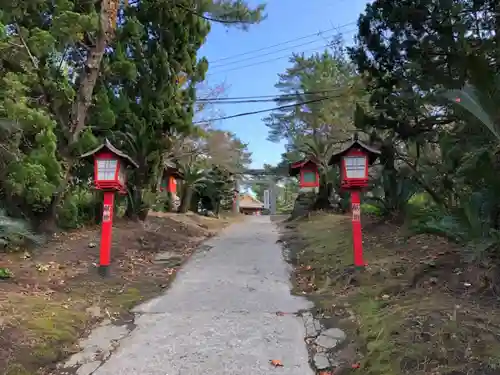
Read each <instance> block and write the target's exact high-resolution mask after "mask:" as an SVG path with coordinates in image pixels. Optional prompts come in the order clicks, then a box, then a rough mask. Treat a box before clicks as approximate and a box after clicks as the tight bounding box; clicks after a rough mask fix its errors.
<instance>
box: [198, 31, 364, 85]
mask: <svg viewBox="0 0 500 375" xmlns="http://www.w3.org/2000/svg"><path fill="white" fill-rule="evenodd" d="M352 31H355V29H353V30H350V31H349V32H352ZM328 46H329V44H325V45H322V46H320V47H315V48H309V49H306V50H304V51H300V52H301V53H302V52H312V51H318V50H320V49H323V48H327V47H328ZM290 57H291V56H290V54H287V55H284V56H278V57H275V58H273V59H267V60H264V61H258V62H256V63H253V64H247V65H242V66H236V67H234V68H231V69H226V70H221V71H216V72H210V73H208V74H207V77H208V76H212V75H215V74H221V73H227V72H232V71H234V70H240V69H245V68H250V67H253V66H257V65H262V64H267V63H270V62H273V61H278V60H282V59H287V58H290Z"/></svg>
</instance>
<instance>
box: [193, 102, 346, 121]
mask: <svg viewBox="0 0 500 375" xmlns="http://www.w3.org/2000/svg"><path fill="white" fill-rule="evenodd" d="M337 96H340V95H337ZM327 99H333V97H331V96H330V97H326V98H319V99H312V100H305V101H303V102H300V103H294V104H287V105H282V106H279V107H274V108H268V109H261V110H259V111H251V112H242V113H237V114H235V115H230V116H223V117H216V118H211V119H208V120H202V121H196V122H193V125H199V124H205V123H207V122H213V121H220V120H229V119H232V118H236V117H243V116H251V115H256V114H259V113H266V112H272V111H276V110H280V109H286V108H293V107H297V106H301V105H304V104H311V103H317V102H321V101H323V100H327Z"/></svg>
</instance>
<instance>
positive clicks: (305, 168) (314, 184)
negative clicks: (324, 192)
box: [288, 159, 319, 191]
mask: <svg viewBox="0 0 500 375" xmlns="http://www.w3.org/2000/svg"><path fill="white" fill-rule="evenodd" d="M288 174H289V175H290V176H292V177H295V176H298V177H299V189H300V190H301V191H311V190H313V191H314V190H316V189H317V188H318V187H319V172H318V165H317V164H316V163H315V162H314V161H312V160H310V159H304V160H300V161H297V162H295V163H292V164H290V166H289V170H288Z"/></svg>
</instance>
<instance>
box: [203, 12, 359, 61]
mask: <svg viewBox="0 0 500 375" xmlns="http://www.w3.org/2000/svg"><path fill="white" fill-rule="evenodd" d="M355 24H356V21H353V22H349V23H346V24H343V25H340V26H337V27H332V28H330V29H327V30H323V31H318V32H316V33H312V34H308V35H304V36H301V37H298V38H294V39H289V40H286V41H284V42H281V43H276V44H272V45H270V46H267V47H262V48H258V49H254V50H250V51H248V52H243V53H239V54H235V55H231V56H227V57H223V58H221V59H217V60H213V61H210V64H214V63H218V62H220V61H226V60H232V59H234V58H239V57H242V56H246V55H251V54H253V53H257V52H262V51H266V50H268V49H272V48H275V47H281V46H284V45H286V44H290V43H293V42H298V41H299V40H304V39H309V38H312V37H322V35H323V34H324V33H328V32H330V31H337V32H338V31H339V30H341V29H343V28H345V27H348V26H352V25H355Z"/></svg>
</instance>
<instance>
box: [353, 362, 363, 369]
mask: <svg viewBox="0 0 500 375" xmlns="http://www.w3.org/2000/svg"><path fill="white" fill-rule="evenodd" d="M351 367H352V368H360V367H361V365H360V364H359V363H353V364H352V365H351Z"/></svg>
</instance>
